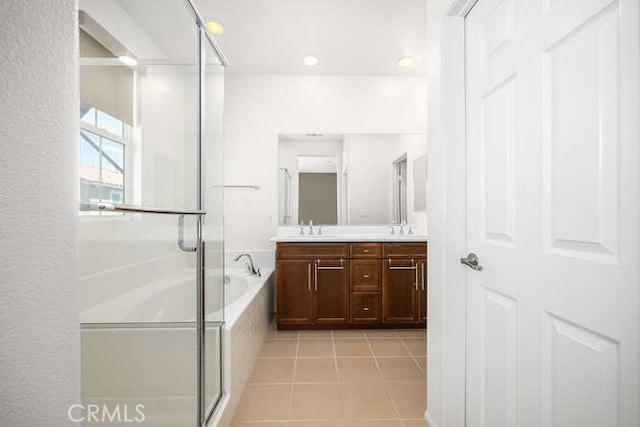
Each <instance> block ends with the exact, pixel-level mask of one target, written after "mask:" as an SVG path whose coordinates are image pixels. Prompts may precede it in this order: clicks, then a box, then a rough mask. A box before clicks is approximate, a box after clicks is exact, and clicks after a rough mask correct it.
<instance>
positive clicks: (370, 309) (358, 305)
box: [351, 292, 382, 324]
mask: <svg viewBox="0 0 640 427" xmlns="http://www.w3.org/2000/svg"><path fill="white" fill-rule="evenodd" d="M381 320H382V316H381V310H380V294H378V293H373V292H367V293H352V294H351V323H354V324H362V323H380V322H381Z"/></svg>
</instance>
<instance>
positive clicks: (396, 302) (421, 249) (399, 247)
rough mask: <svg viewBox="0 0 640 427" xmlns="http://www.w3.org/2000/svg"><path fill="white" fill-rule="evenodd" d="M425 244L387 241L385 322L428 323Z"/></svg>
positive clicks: (384, 251)
mask: <svg viewBox="0 0 640 427" xmlns="http://www.w3.org/2000/svg"><path fill="white" fill-rule="evenodd" d="M426 253H427V252H426V245H425V244H424V243H385V244H384V246H383V253H382V256H383V260H382V322H383V323H385V324H393V325H418V324H425V322H426V317H427V316H426V314H427V313H426Z"/></svg>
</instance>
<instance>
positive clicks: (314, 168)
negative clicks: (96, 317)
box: [298, 156, 338, 225]
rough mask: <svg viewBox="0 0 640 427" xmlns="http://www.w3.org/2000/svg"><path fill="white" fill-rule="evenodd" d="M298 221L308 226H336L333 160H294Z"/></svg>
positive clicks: (336, 212) (335, 168)
mask: <svg viewBox="0 0 640 427" xmlns="http://www.w3.org/2000/svg"><path fill="white" fill-rule="evenodd" d="M298 171H299V173H298V218H299V219H300V221H301V222H304V223H305V224H308V223H309V221H313V223H314V224H327V225H335V224H337V223H338V177H337V162H336V158H335V156H299V157H298Z"/></svg>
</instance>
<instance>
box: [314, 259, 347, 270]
mask: <svg viewBox="0 0 640 427" xmlns="http://www.w3.org/2000/svg"><path fill="white" fill-rule="evenodd" d="M316 268H317V269H318V270H344V260H343V259H342V258H340V266H339V267H338V266H336V267H321V266H320V259H317V260H316Z"/></svg>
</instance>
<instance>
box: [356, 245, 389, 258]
mask: <svg viewBox="0 0 640 427" xmlns="http://www.w3.org/2000/svg"><path fill="white" fill-rule="evenodd" d="M381 253H382V251H381V245H380V243H352V244H351V258H380V255H381Z"/></svg>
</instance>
